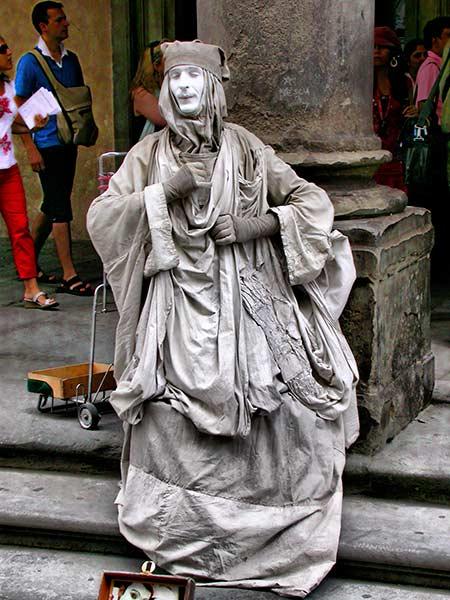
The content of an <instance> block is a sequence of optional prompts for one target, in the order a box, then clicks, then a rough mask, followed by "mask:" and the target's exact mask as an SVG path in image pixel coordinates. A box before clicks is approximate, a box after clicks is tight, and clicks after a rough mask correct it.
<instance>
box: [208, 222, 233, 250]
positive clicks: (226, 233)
mask: <svg viewBox="0 0 450 600" xmlns="http://www.w3.org/2000/svg"><path fill="white" fill-rule="evenodd" d="M211 236H212V238H213V240H214V241H215V242H216V244H217V245H218V246H227V245H228V244H234V242H237V241H238V240H237V239H236V231H235V227H234V221H233V217H232V216H231V215H219V216H218V217H217V221H216V222H215V224H214V227H213V228H212V229H211Z"/></svg>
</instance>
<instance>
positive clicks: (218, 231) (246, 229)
mask: <svg viewBox="0 0 450 600" xmlns="http://www.w3.org/2000/svg"><path fill="white" fill-rule="evenodd" d="M279 230H280V224H279V222H278V219H277V217H276V216H275V215H273V214H272V213H266V214H265V215H262V216H260V217H237V216H235V215H220V216H219V217H218V218H217V221H216V223H215V225H214V227H213V228H212V229H211V236H212V238H213V240H214V241H215V242H216V244H217V245H218V246H227V245H228V244H234V243H235V242H238V243H243V242H248V241H249V240H254V239H256V238H260V237H270V236H272V235H275V234H276V233H278V231H279Z"/></svg>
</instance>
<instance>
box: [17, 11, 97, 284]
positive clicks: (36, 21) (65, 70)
mask: <svg viewBox="0 0 450 600" xmlns="http://www.w3.org/2000/svg"><path fill="white" fill-rule="evenodd" d="M32 22H33V25H34V27H35V29H36V30H37V32H38V33H39V34H40V37H39V41H38V43H37V45H36V47H35V50H36V51H37V52H38V53H39V55H38V56H36V55H35V54H34V52H28V53H26V54H25V55H24V56H22V58H21V59H20V61H19V63H18V65H17V72H16V98H17V103H18V104H19V105H20V104H22V103H23V102H25V101H26V100H27V99H28V98H29V97H30V96H31V95H32V94H33V93H35V92H36V91H37V90H38V89H40V88H41V87H44V88H46V89H48V90H49V91H50V92H52V93H53V95H54V96H55V97H56V100H57V101H58V102H59V103H60V101H59V98H58V96H57V94H56V93H55V88H54V86H53V85H52V83H51V82H50V80H49V77H48V76H47V74H46V72H45V70H44V68H43V67H42V66H41V64H40V61H39V56H42V57H43V59H44V60H45V63H46V64H47V65H48V67H49V69H50V71H51V74H52V75H53V76H54V78H55V79H56V80H57V81H58V82H59V83H60V84H62V85H63V86H65V87H67V88H73V87H80V86H83V85H84V80H83V73H82V70H81V66H80V63H79V60H78V57H77V55H76V54H74V53H73V52H71V51H69V50H67V49H66V48H65V47H64V43H63V42H64V40H66V39H67V37H68V35H69V21H68V19H67V17H66V15H65V13H64V11H63V5H62V4H61V3H60V2H51V1H46V2H39V3H38V4H36V5H35V6H34V8H33V11H32ZM60 104H61V103H60ZM22 139H23V142H24V145H25V148H26V150H27V153H28V159H29V161H30V163H31V164H32V168H33V170H34V171H36V172H37V173H38V175H39V179H40V182H41V187H42V192H43V196H44V198H43V202H42V205H41V212H40V214H39V215H38V216H37V217H36V219H35V221H34V223H33V227H32V236H33V240H34V245H35V250H36V257H37V258H38V257H39V253H40V251H41V249H42V247H43V245H44V244H45V242H46V240H47V238H48V236H49V235H50V233H52V234H53V238H54V240H55V245H56V251H57V254H58V259H59V262H60V264H61V267H62V272H63V274H62V281H61V282H60V281H59V280H58V279H57V277H56V276H55V275H47V274H45V273H44V272H43V271H42V270H41V269H40V268H39V267H38V281H41V282H46V283H54V284H57V283H60V287H59V289H58V291H60V292H66V293H68V294H73V295H76V296H91V295H92V293H93V291H92V288H91V286H90V285H89V284H88V283H85V282H83V281H82V280H81V279H80V277H79V275H78V273H77V271H76V269H75V266H74V264H73V259H72V251H71V230H70V222H71V221H72V218H73V216H72V207H71V194H72V187H73V181H74V177H75V169H76V162H77V145H76V144H75V143H73V142H69V143H67V140H64V141H62V140H61V135H60V134H59V126H58V122H57V116H56V115H54V116H51V117H50V119H49V122H48V125H47V126H46V127H44V128H43V129H42V130H41V131H38V132H37V133H35V134H34V135H33V138H31V136H30V135H24V136H22Z"/></svg>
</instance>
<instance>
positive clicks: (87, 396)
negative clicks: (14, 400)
mask: <svg viewBox="0 0 450 600" xmlns="http://www.w3.org/2000/svg"><path fill="white" fill-rule="evenodd" d="M104 287H105V283H102V284H100V285H99V286H97V287H96V289H95V292H94V300H93V307H92V332H91V348H90V360H89V362H87V363H81V364H76V365H64V366H61V367H53V368H50V369H42V370H39V371H30V372H29V373H28V379H27V389H28V391H29V392H32V393H35V394H39V399H38V404H37V409H38V410H39V411H40V412H50V413H53V412H56V411H59V410H61V409H64V410H68V409H69V408H70V407H73V406H76V407H77V414H78V421H79V423H80V425H81V427H82V428H83V429H95V428H96V427H97V425H98V422H99V420H100V418H101V417H100V411H99V408H100V406H104V405H105V404H106V403H107V396H106V392H107V391H109V390H114V389H115V387H116V382H115V379H114V367H113V365H112V364H110V365H108V364H103V363H96V362H94V354H95V330H96V317H97V298H98V295H99V293H100V291H101V290H102V289H104ZM55 400H58V401H63V403H62V404H61V403H55Z"/></svg>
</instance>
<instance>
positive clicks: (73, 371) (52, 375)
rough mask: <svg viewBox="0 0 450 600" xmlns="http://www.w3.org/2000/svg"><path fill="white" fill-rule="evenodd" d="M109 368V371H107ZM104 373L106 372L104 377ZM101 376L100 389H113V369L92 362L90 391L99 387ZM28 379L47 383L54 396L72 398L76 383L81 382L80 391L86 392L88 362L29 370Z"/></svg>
mask: <svg viewBox="0 0 450 600" xmlns="http://www.w3.org/2000/svg"><path fill="white" fill-rule="evenodd" d="M108 369H109V372H108V373H107V371H108ZM105 373H107V375H106V377H105ZM103 377H105V380H104V381H103V383H102V386H101V388H100V391H104V390H114V389H115V388H116V382H115V379H114V369H113V367H111V366H110V365H106V364H103V363H94V364H93V371H92V392H93V393H95V392H96V391H97V390H98V389H99V385H100V383H101V382H102V379H103ZM28 379H29V380H34V381H43V382H45V383H47V384H48V385H49V386H50V387H51V389H52V391H53V397H54V398H61V399H67V398H73V397H74V396H76V395H77V391H76V389H77V385H78V384H80V383H81V384H82V386H83V387H82V388H81V393H84V394H87V393H88V379H89V363H81V364H79V365H64V366H62V367H54V368H52V369H43V370H40V371H30V372H29V373H28Z"/></svg>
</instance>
